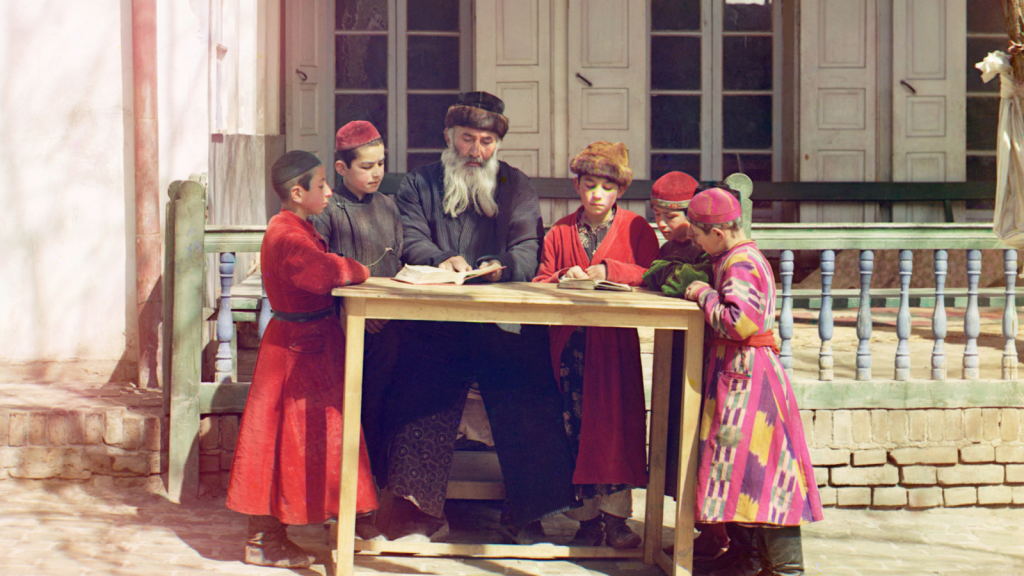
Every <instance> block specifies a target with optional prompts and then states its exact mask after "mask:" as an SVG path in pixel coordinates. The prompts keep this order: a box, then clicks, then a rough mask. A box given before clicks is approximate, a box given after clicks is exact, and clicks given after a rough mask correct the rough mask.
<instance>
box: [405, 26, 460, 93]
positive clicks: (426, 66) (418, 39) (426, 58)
mask: <svg viewBox="0 0 1024 576" xmlns="http://www.w3.org/2000/svg"><path fill="white" fill-rule="evenodd" d="M408 78H409V89H410V90H417V89H420V90H422V89H429V90H445V89H450V90H458V89H459V39H458V38H455V37H452V36H409V74H408Z"/></svg>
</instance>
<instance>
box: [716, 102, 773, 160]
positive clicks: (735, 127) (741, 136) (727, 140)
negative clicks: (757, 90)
mask: <svg viewBox="0 0 1024 576" xmlns="http://www.w3.org/2000/svg"><path fill="white" fill-rule="evenodd" d="M722 147H723V148H746V149H751V148H752V149H755V150H760V149H767V148H771V147H772V97H771V96H723V97H722Z"/></svg>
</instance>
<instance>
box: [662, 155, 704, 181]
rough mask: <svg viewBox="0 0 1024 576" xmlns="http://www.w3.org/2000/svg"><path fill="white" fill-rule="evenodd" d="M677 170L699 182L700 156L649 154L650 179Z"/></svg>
mask: <svg viewBox="0 0 1024 576" xmlns="http://www.w3.org/2000/svg"><path fill="white" fill-rule="evenodd" d="M673 170H678V171H680V172H686V173H687V174H689V175H690V176H693V177H694V178H695V179H697V180H700V154H651V178H652V179H654V180H657V179H658V178H661V177H662V176H664V175H665V174H668V173H669V172H672V171H673Z"/></svg>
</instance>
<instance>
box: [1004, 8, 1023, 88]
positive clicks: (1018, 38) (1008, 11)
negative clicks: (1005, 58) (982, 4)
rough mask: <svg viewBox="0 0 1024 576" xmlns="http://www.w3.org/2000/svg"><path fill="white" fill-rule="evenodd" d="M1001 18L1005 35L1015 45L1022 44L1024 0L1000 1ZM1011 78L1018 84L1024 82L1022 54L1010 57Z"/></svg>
mask: <svg viewBox="0 0 1024 576" xmlns="http://www.w3.org/2000/svg"><path fill="white" fill-rule="evenodd" d="M1002 2H1003V16H1005V18H1006V35H1007V36H1009V37H1010V40H1011V41H1013V42H1015V43H1017V44H1024V0H1002ZM1010 65H1011V66H1012V67H1013V77H1014V79H1015V80H1016V81H1017V83H1020V82H1021V81H1022V80H1024V54H1016V55H1013V56H1011V57H1010Z"/></svg>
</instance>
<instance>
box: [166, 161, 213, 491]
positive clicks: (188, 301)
mask: <svg viewBox="0 0 1024 576" xmlns="http://www.w3.org/2000/svg"><path fill="white" fill-rule="evenodd" d="M205 226H206V190H205V188H204V187H203V186H202V185H201V184H199V183H198V182H193V181H186V182H182V183H181V185H180V186H179V187H178V193H177V197H176V198H175V199H174V288H173V297H174V316H173V320H172V337H171V342H170V346H171V434H170V436H171V438H170V447H169V450H170V457H169V464H168V477H167V496H168V498H169V499H170V500H171V501H173V502H181V500H182V498H183V497H184V498H185V499H191V498H195V497H196V496H197V495H198V491H199V446H198V438H199V384H200V378H201V352H202V350H201V349H202V324H203V264H204V261H205V253H204V252H203V233H204V228H205Z"/></svg>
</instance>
